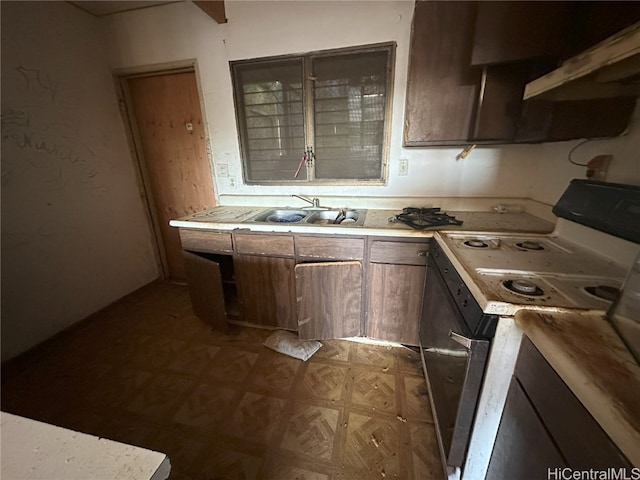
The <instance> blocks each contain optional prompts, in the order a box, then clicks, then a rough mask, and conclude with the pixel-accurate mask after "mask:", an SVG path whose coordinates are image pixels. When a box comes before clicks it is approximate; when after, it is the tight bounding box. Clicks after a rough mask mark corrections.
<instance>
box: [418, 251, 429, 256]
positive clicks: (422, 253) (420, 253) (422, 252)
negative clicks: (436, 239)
mask: <svg viewBox="0 0 640 480" xmlns="http://www.w3.org/2000/svg"><path fill="white" fill-rule="evenodd" d="M428 255H429V251H428V250H418V256H419V257H426V256H428Z"/></svg>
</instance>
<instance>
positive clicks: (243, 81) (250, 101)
mask: <svg viewBox="0 0 640 480" xmlns="http://www.w3.org/2000/svg"><path fill="white" fill-rule="evenodd" d="M394 51H395V44H393V43H391V44H383V45H373V46H367V47H360V48H349V49H341V50H329V51H322V52H315V53H310V54H306V55H296V56H285V57H270V58H261V59H254V60H245V61H237V62H231V72H232V77H233V84H234V94H235V102H236V115H237V122H238V131H239V136H240V148H241V152H242V160H243V168H244V178H245V182H246V183H248V184H278V185H281V184H287V183H295V184H300V183H315V184H322V183H324V184H357V183H374V184H375V183H378V184H380V183H383V182H384V181H385V179H386V170H387V168H386V165H387V150H388V148H387V146H388V139H389V130H390V122H391V118H390V117H391V89H392V80H393V59H394Z"/></svg>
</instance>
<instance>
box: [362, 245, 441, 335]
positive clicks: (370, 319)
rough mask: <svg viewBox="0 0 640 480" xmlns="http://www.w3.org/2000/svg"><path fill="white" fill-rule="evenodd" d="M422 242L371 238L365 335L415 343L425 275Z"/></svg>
mask: <svg viewBox="0 0 640 480" xmlns="http://www.w3.org/2000/svg"><path fill="white" fill-rule="evenodd" d="M428 248H429V243H428V242H426V241H420V242H415V241H413V242H412V241H402V242H400V241H388V240H371V242H370V248H369V265H368V273H367V318H366V335H367V337H370V338H375V339H378V340H387V341H391V342H399V343H404V344H407V345H418V344H419V335H418V333H419V332H418V329H419V325H420V314H421V311H422V299H423V291H424V282H425V278H426V271H427V267H426V263H427V251H428Z"/></svg>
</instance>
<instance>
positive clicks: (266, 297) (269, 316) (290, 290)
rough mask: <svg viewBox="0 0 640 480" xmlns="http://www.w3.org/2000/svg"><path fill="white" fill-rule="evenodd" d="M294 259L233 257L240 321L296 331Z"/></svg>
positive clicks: (254, 256) (253, 256)
mask: <svg viewBox="0 0 640 480" xmlns="http://www.w3.org/2000/svg"><path fill="white" fill-rule="evenodd" d="M295 263H296V262H295V259H293V258H278V257H268V256H257V255H236V256H235V257H234V259H233V265H234V270H235V273H236V280H237V282H238V288H239V293H240V298H241V299H242V305H243V321H245V322H247V323H252V324H256V325H263V326H267V327H279V328H284V329H288V330H297V329H298V321H297V316H296V303H295V283H294V271H293V269H294V267H295Z"/></svg>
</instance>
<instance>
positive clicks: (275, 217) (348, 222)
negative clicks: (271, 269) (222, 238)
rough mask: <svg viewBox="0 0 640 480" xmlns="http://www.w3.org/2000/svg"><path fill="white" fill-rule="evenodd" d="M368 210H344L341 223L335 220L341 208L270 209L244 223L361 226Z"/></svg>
mask: <svg viewBox="0 0 640 480" xmlns="http://www.w3.org/2000/svg"><path fill="white" fill-rule="evenodd" d="M366 213H367V212H366V210H344V215H345V218H344V219H343V220H342V222H340V223H339V224H334V223H333V222H334V221H335V219H336V218H337V217H338V215H339V214H340V210H339V209H332V210H301V209H299V208H298V209H296V208H278V209H269V210H265V211H264V212H260V213H259V214H258V215H255V216H253V217H251V218H249V219H247V220H245V221H244V223H279V224H292V225H318V226H319V225H327V226H334V227H361V226H362V224H363V223H364V217H365V215H366Z"/></svg>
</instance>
